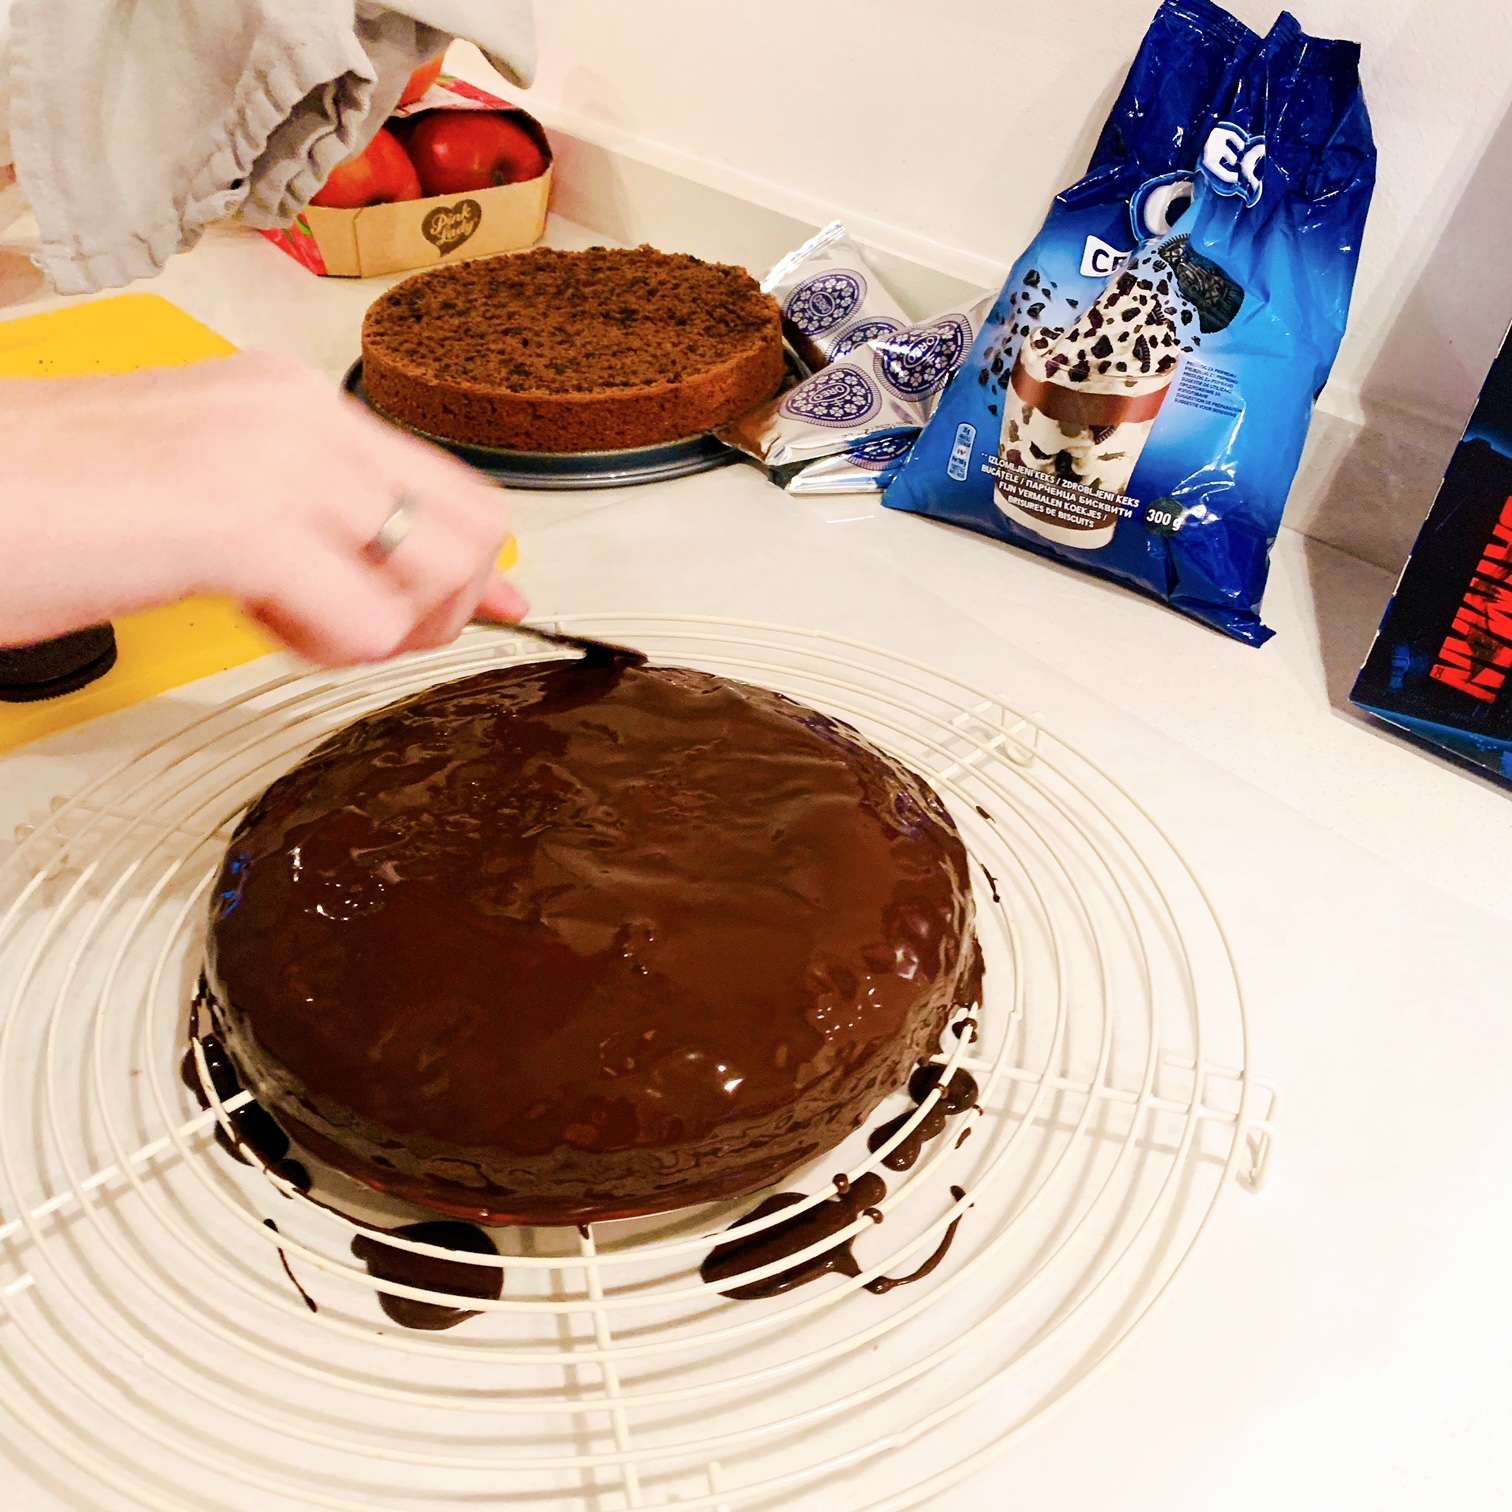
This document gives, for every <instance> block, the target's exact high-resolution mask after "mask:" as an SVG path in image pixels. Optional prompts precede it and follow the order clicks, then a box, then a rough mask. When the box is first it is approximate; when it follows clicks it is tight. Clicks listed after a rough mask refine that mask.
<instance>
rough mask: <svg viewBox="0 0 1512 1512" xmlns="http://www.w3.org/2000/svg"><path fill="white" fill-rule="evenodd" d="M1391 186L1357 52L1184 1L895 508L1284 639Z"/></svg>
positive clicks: (948, 403)
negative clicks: (1296, 526)
mask: <svg viewBox="0 0 1512 1512" xmlns="http://www.w3.org/2000/svg"><path fill="white" fill-rule="evenodd" d="M1374 181H1375V147H1374V143H1373V140H1372V137H1371V131H1370V122H1369V117H1368V115H1367V113H1366V109H1365V102H1364V98H1363V95H1362V93H1361V89H1360V82H1359V48H1358V46H1356V45H1355V44H1354V43H1350V42H1335V41H1325V40H1320V39H1318V38H1314V37H1310V36H1308V35H1307V34H1306V33H1304V32H1303V31H1302V29H1301V27H1300V26H1299V25H1298V23H1297V21H1296V19H1295V18H1294V17H1292V16H1291V15H1289V14H1285V13H1283V14H1282V15H1281V17H1280V18H1279V19H1278V20H1277V22H1276V24H1275V26H1274V27H1273V28H1272V29H1271V31H1270V33H1269V34H1268V35H1267V36H1266V37H1265V38H1263V39H1261V38H1258V37H1256V36H1255V34H1254V33H1252V32H1251V31H1249V30H1248V28H1246V27H1244V26H1242V25H1241V24H1240V23H1239V22H1238V21H1236V20H1235V19H1234V18H1233V17H1232V16H1230V15H1228V13H1227V12H1225V11H1223V10H1221V9H1220V8H1219V7H1218V6H1216V5H1214V4H1211V3H1209V0H1166V3H1165V4H1163V5H1162V6H1161V8H1160V10H1159V11H1158V12H1157V14H1156V16H1155V19H1154V20H1153V22H1152V23H1151V25H1150V28H1149V31H1148V32H1147V33H1146V35H1145V39H1144V42H1143V44H1142V45H1141V47H1140V50H1139V53H1138V55H1137V56H1136V58H1135V60H1134V63H1133V65H1132V67H1131V69H1130V71H1129V75H1128V77H1127V79H1126V80H1125V82H1124V85H1123V89H1122V91H1121V92H1120V94H1119V96H1118V99H1117V101H1116V103H1115V104H1114V107H1113V111H1112V114H1111V116H1110V117H1109V120H1108V122H1107V125H1106V126H1105V128H1104V130H1103V133H1102V136H1101V138H1100V139H1099V141H1098V144H1097V147H1096V149H1095V151H1094V152H1093V155H1092V161H1091V164H1090V165H1089V167H1088V170H1087V173H1086V174H1085V176H1084V177H1083V178H1082V179H1081V180H1080V181H1079V182H1078V183H1076V184H1074V185H1072V186H1071V187H1070V188H1069V189H1067V190H1065V191H1064V192H1063V193H1061V194H1060V195H1058V196H1057V198H1056V200H1055V203H1054V205H1053V206H1052V208H1051V211H1050V214H1049V216H1048V217H1047V219H1046V221H1045V224H1044V226H1043V227H1042V228H1041V230H1040V232H1039V234H1038V236H1037V237H1036V238H1035V239H1034V241H1033V242H1032V243H1031V244H1030V246H1029V247H1028V249H1027V250H1026V251H1025V252H1024V254H1023V256H1022V257H1020V258H1019V260H1018V262H1017V263H1016V264H1015V265H1014V267H1013V270H1012V272H1011V273H1010V274H1009V277H1008V282H1007V283H1006V284H1005V286H1004V288H1003V291H1002V293H1001V294H1000V295H999V297H998V300H997V302H996V304H995V305H994V306H993V308H992V311H991V314H990V315H989V317H988V319H987V320H986V322H985V324H984V326H983V328H982V330H981V331H980V333H979V334H978V337H977V340H976V342H975V344H974V345H973V347H972V350H971V353H970V355H969V356H968V358H967V360H966V361H965V363H964V364H963V365H962V367H961V369H960V371H959V372H958V373H957V374H956V377H955V379H954V380H953V381H952V383H951V385H950V387H949V388H948V389H947V390H946V392H945V395H944V397H943V399H942V400H941V402H940V405H939V408H938V409H937V410H936V412H935V414H934V416H933V418H932V419H931V420H930V422H929V425H928V426H927V427H926V429H925V430H924V432H923V434H922V435H921V436H920V437H919V439H918V441H917V442H916V443H915V445H914V446H913V448H912V451H911V452H910V454H909V455H908V457H907V459H906V461H904V463H903V465H902V466H901V468H900V469H899V471H898V473H897V476H896V477H895V478H894V480H893V481H892V482H891V484H890V486H889V487H888V489H887V492H886V494H885V497H884V502H885V503H886V504H887V505H888V506H889V507H891V508H893V509H899V510H904V511H908V512H911V513H914V514H920V515H927V516H929V517H931V518H934V519H939V520H945V521H949V522H950V523H952V524H956V525H963V526H965V527H967V528H968V529H971V530H976V531H979V532H982V533H983V534H986V535H991V536H995V537H997V538H999V539H1001V540H1006V541H1009V542H1012V543H1013V544H1014V545H1018V546H1022V547H1025V548H1027V549H1028V550H1031V551H1034V552H1038V553H1040V554H1042V555H1046V556H1051V557H1055V558H1057V559H1058V560H1060V561H1063V562H1068V563H1072V564H1074V565H1076V566H1079V567H1083V568H1086V569H1087V570H1089V571H1092V572H1096V573H1098V574H1100V575H1103V576H1106V577H1109V578H1113V579H1115V580H1118V581H1120V582H1123V583H1125V584H1128V585H1130V586H1132V587H1135V588H1137V589H1140V590H1142V591H1144V592H1147V593H1150V594H1152V595H1154V596H1156V597H1158V598H1160V599H1163V600H1165V601H1166V602H1167V603H1169V604H1171V605H1172V606H1174V607H1175V608H1178V609H1181V610H1183V611H1185V612H1186V613H1188V614H1191V615H1193V616H1195V617H1196V618H1198V619H1200V620H1202V621H1204V622H1205V623H1207V624H1209V625H1212V626H1214V627H1216V628H1217V629H1220V630H1223V631H1226V632H1227V633H1228V634H1230V635H1233V636H1235V637H1237V638H1238V639H1240V640H1243V641H1247V642H1249V643H1250V644H1252V645H1260V644H1262V643H1263V642H1264V641H1266V640H1268V639H1269V638H1270V636H1271V634H1272V632H1271V631H1270V630H1269V629H1267V628H1266V626H1265V625H1263V624H1262V623H1261V620H1260V600H1261V595H1262V593H1263V591H1264V588H1265V578H1266V573H1267V569H1268V565H1269V552H1270V546H1271V543H1272V542H1273V541H1274V540H1275V537H1276V532H1277V530H1278V529H1279V527H1280V523H1281V514H1282V510H1283V508H1284V506H1285V503H1286V496H1287V493H1288V491H1289V490H1290V487H1291V482H1292V477H1293V475H1294V474H1295V472H1296V467H1297V462H1298V459H1299V458H1300V456H1301V452H1302V445H1303V442H1304V440H1305V438H1306V435H1307V428H1308V424H1309V421H1310V419H1311V415H1312V406H1313V402H1314V400H1315V399H1316V397H1317V395H1318V392H1319V391H1320V390H1321V389H1322V387H1323V384H1324V383H1325V381H1326V380H1327V378H1328V374H1329V370H1330V369H1331V367H1332V365H1333V361H1334V357H1335V355H1336V353H1337V352H1338V347H1339V342H1340V340H1341V338H1342V336H1343V333H1344V324H1345V320H1346V317H1347V315H1348V311H1349V299H1350V292H1351V289H1352V287H1353V283H1354V273H1355V266H1356V263H1357V261H1358V258H1359V250H1360V238H1361V234H1362V232H1363V229H1364V223H1365V215H1366V211H1367V209H1368V207H1369V204H1370V196H1371V191H1372V188H1373V186H1374Z"/></svg>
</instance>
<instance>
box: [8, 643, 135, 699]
mask: <svg viewBox="0 0 1512 1512" xmlns="http://www.w3.org/2000/svg"><path fill="white" fill-rule="evenodd" d="M115 662H116V638H115V631H114V630H113V629H112V628H111V627H110V626H109V625H95V626H94V627H92V628H91V629H88V630H75V631H73V632H72V633H71V634H68V635H57V636H54V637H53V638H52V639H51V640H45V641H38V642H36V643H35V644H34V645H30V646H13V647H11V648H10V649H8V650H7V649H0V703H37V702H39V701H40V700H42V699H44V698H61V697H62V696H63V695H64V694H65V693H76V692H77V691H78V690H79V689H80V688H85V687H88V686H89V684H90V683H92V682H94V681H95V680H96V679H98V678H101V677H104V675H105V674H106V673H107V672H108V671H110V669H111V668H112V667H113V666H115Z"/></svg>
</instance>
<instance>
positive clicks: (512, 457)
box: [341, 347, 809, 489]
mask: <svg viewBox="0 0 1512 1512" xmlns="http://www.w3.org/2000/svg"><path fill="white" fill-rule="evenodd" d="M784 355H785V357H786V359H787V370H788V378H787V380H786V381H785V383H784V387H787V386H790V385H791V384H793V383H797V382H801V381H802V380H803V379H804V378H806V377H808V373H809V370H808V367H807V366H806V365H805V364H804V362H803V361H802V359H801V358H800V357H799V356H798V354H797V353H796V352H794V351H793V350H792V348H791V347H787V348H785V349H784ZM341 386H342V388H343V389H345V390H346V392H347V393H349V394H351V395H352V396H353V397H354V398H355V399H357V400H358V401H359V402H360V403H362V404H365V405H366V406H367V407H368V408H369V409H370V410H372V412H373V413H374V414H375V415H377V416H378V417H379V418H380V419H382V420H385V421H386V422H387V423H388V424H390V425H394V426H397V427H398V428H399V429H400V430H407V431H409V432H410V433H411V434H412V435H416V436H420V437H422V438H423V439H424V440H426V441H430V442H432V443H433V444H434V445H436V446H440V447H444V448H445V449H446V450H447V451H449V452H450V453H451V454H452V455H453V456H454V457H460V458H461V460H462V461H464V462H466V463H467V464H468V465H469V466H471V467H475V468H477V469H478V471H479V472H481V473H483V474H484V475H485V476H486V477H489V478H492V479H493V480H494V482H496V483H502V484H504V485H505V486H507V487H509V488H552V489H569V488H632V487H634V486H635V485H637V484H640V483H665V482H666V481H668V480H669V479H671V478H685V477H687V476H689V475H690V474H691V473H701V472H709V471H711V470H712V469H714V468H716V467H725V466H727V465H728V464H729V463H731V462H738V461H739V460H740V458H741V456H742V453H741V452H740V451H738V450H736V448H735V447H733V446H726V445H725V443H724V442H723V441H721V440H719V439H718V437H716V436H714V435H712V434H709V433H705V434H703V435H700V436H688V437H686V438H685V439H683V440H681V441H666V442H662V443H660V444H659V445H656V446H632V447H626V448H623V449H621V450H616V451H592V452H526V451H511V450H509V449H508V448H506V447H502V446H474V445H472V444H470V443H469V442H466V441H451V440H448V439H447V438H446V437H445V436H436V435H432V434H431V433H430V432H429V431H424V430H421V429H419V427H417V426H413V425H407V424H405V422H404V421H402V420H396V419H394V417H393V416H392V415H388V414H385V413H384V411H382V410H381V409H379V408H378V406H377V405H376V404H374V403H373V401H372V399H370V398H369V397H368V392H367V389H366V387H365V386H364V384H363V381H362V359H361V358H360V357H359V358H358V359H357V360H356V362H354V363H353V364H352V365H351V367H349V368H348V369H347V372H346V377H345V378H343V379H342V381H341Z"/></svg>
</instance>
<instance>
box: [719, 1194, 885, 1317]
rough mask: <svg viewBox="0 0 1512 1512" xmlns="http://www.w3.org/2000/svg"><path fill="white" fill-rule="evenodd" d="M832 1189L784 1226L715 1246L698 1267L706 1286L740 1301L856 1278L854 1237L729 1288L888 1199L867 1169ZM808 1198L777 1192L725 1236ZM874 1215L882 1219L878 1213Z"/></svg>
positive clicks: (817, 1240)
mask: <svg viewBox="0 0 1512 1512" xmlns="http://www.w3.org/2000/svg"><path fill="white" fill-rule="evenodd" d="M836 1185H837V1190H836V1193H835V1195H834V1196H833V1197H830V1198H828V1199H826V1200H825V1201H824V1202H820V1203H816V1204H815V1205H814V1206H813V1207H811V1208H807V1209H805V1210H804V1211H803V1212H801V1213H799V1214H797V1215H796V1216H795V1217H792V1218H790V1219H788V1220H787V1222H786V1223H777V1224H773V1225H772V1227H771V1228H769V1229H764V1230H762V1232H761V1233H759V1234H752V1235H751V1236H750V1237H749V1238H746V1239H740V1238H734V1239H726V1240H725V1241H724V1242H723V1243H722V1244H718V1245H716V1246H715V1247H714V1249H713V1250H711V1251H710V1253H709V1255H708V1257H707V1258H706V1259H705V1260H704V1262H703V1264H702V1265H701V1266H699V1268H698V1274H699V1275H700V1276H701V1277H702V1278H703V1279H704V1281H705V1282H706V1283H707V1284H708V1285H710V1286H713V1287H716V1288H717V1289H718V1290H719V1291H720V1292H722V1293H723V1294H724V1295H725V1296H727V1297H733V1298H735V1299H736V1300H737V1301H741V1302H749V1301H754V1300H756V1299H758V1298H763V1297H776V1296H780V1295H781V1294H782V1293H783V1292H786V1291H791V1290H792V1289H793V1288H794V1287H795V1286H802V1285H804V1284H805V1283H806V1282H809V1281H817V1280H818V1279H819V1277H820V1276H827V1275H830V1274H832V1273H834V1274H839V1275H842V1276H859V1275H860V1274H861V1266H860V1264H859V1262H858V1261H857V1260H856V1257H855V1255H854V1253H852V1250H851V1246H852V1244H853V1243H854V1242H855V1240H854V1236H852V1237H851V1238H850V1239H847V1240H845V1241H844V1242H843V1243H841V1244H837V1245H835V1246H834V1248H833V1249H827V1250H821V1251H820V1252H819V1253H818V1254H816V1255H810V1256H809V1257H808V1259H806V1260H800V1261H799V1262H798V1263H797V1264H796V1265H793V1266H790V1267H789V1268H788V1269H787V1270H780V1271H776V1272H774V1273H773V1274H772V1275H770V1276H763V1277H762V1278H761V1279H760V1280H757V1281H748V1282H747V1283H746V1284H745V1285H743V1286H741V1285H734V1286H732V1285H730V1284H729V1283H730V1282H732V1281H735V1280H737V1278H738V1277H740V1276H742V1275H744V1274H745V1273H746V1272H747V1271H753V1270H757V1269H759V1268H760V1267H761V1266H764V1265H771V1264H772V1263H773V1262H775V1261H778V1260H785V1259H787V1257H788V1256H789V1255H795V1254H797V1253H798V1252H799V1251H800V1250H805V1249H807V1248H808V1247H809V1246H810V1245H812V1244H818V1243H819V1242H820V1241H821V1240H823V1239H827V1238H828V1237H829V1236H830V1235H831V1234H838V1233H839V1232H840V1231H841V1230H842V1229H847V1228H849V1227H850V1226H851V1224H853V1223H854V1222H855V1221H856V1219H857V1218H859V1217H860V1216H861V1215H862V1214H863V1213H866V1212H868V1211H869V1210H870V1211H875V1209H876V1206H877V1204H878V1203H879V1202H881V1201H882V1199H883V1198H884V1197H886V1196H887V1184H886V1183H885V1182H884V1181H883V1180H882V1178H881V1177H880V1176H878V1175H877V1174H876V1172H874V1171H868V1172H867V1173H866V1174H865V1175H863V1176H858V1177H857V1178H856V1179H855V1180H854V1181H849V1180H847V1181H846V1182H845V1189H844V1190H843V1191H841V1190H839V1189H838V1187H839V1183H837V1184H836ZM806 1200H807V1199H806V1197H805V1195H804V1193H802V1192H778V1193H776V1194H775V1195H774V1196H771V1197H768V1198H766V1199H765V1200H764V1201H762V1202H760V1203H758V1204H757V1206H756V1207H754V1208H752V1209H751V1211H750V1212H749V1213H747V1214H746V1215H745V1217H744V1218H740V1219H738V1220H737V1221H736V1222H735V1223H733V1224H732V1225H731V1226H730V1228H729V1229H728V1230H727V1232H729V1233H731V1234H738V1232H739V1230H740V1229H741V1228H743V1227H744V1226H745V1225H746V1224H749V1223H755V1222H757V1221H758V1220H760V1219H762V1218H769V1217H771V1215H772V1214H773V1213H780V1212H782V1211H783V1210H784V1209H786V1208H790V1207H793V1206H794V1205H795V1204H797V1203H800V1202H804V1201H806ZM877 1216H878V1217H879V1218H880V1214H878V1215H877Z"/></svg>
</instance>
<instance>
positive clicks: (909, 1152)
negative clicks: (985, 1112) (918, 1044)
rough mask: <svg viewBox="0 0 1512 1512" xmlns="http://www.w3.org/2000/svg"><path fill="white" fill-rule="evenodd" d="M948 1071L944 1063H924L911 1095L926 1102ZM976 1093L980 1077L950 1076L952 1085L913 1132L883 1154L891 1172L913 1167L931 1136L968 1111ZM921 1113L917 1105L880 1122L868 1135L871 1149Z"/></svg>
mask: <svg viewBox="0 0 1512 1512" xmlns="http://www.w3.org/2000/svg"><path fill="white" fill-rule="evenodd" d="M944 1070H945V1068H944V1067H943V1066H941V1065H937V1064H931V1065H927V1066H920V1067H919V1068H918V1070H916V1071H915V1072H914V1074H913V1075H912V1076H911V1077H909V1079H908V1095H909V1096H910V1097H911V1098H913V1100H914V1103H915V1104H916V1105H917V1104H920V1103H922V1102H923V1101H924V1099H925V1098H927V1097H928V1096H929V1094H930V1093H931V1092H933V1091H934V1089H935V1088H936V1087H937V1086H938V1085H939V1082H940V1077H941V1075H942V1074H943V1073H944ZM976 1095H977V1084H976V1078H975V1077H974V1076H972V1074H971V1073H970V1072H969V1071H957V1072H956V1073H955V1075H954V1076H952V1077H951V1078H950V1083H949V1085H948V1086H947V1087H946V1088H945V1090H944V1092H943V1093H942V1094H941V1095H940V1097H939V1099H938V1100H937V1101H936V1102H935V1104H934V1106H933V1107H932V1108H930V1110H929V1111H928V1112H927V1113H926V1114H925V1115H924V1116H923V1118H921V1119H920V1120H919V1122H918V1124H917V1125H916V1126H915V1128H914V1129H913V1131H912V1133H910V1134H907V1135H905V1136H904V1138H903V1140H902V1142H901V1143H900V1144H899V1145H898V1147H897V1148H896V1149H894V1150H889V1151H888V1153H887V1154H886V1155H884V1156H883V1157H882V1164H883V1165H885V1166H886V1167H887V1169H888V1170H889V1171H906V1170H909V1169H910V1168H911V1167H912V1166H913V1164H914V1162H915V1161H917V1160H918V1158H919V1156H920V1155H921V1154H922V1153H923V1150H924V1146H925V1145H926V1144H928V1143H929V1141H930V1140H931V1139H934V1138H936V1137H938V1136H939V1135H940V1134H943V1133H944V1132H945V1121H946V1119H948V1118H949V1117H950V1115H951V1114H952V1113H964V1112H965V1111H966V1110H967V1109H968V1108H969V1107H971V1106H972V1104H973V1103H974V1102H975V1101H976ZM917 1112H918V1107H917V1106H915V1107H912V1108H909V1109H908V1110H907V1111H906V1112H903V1113H899V1114H898V1116H897V1117H896V1118H890V1119H888V1120H887V1122H886V1123H884V1124H879V1125H878V1126H877V1127H876V1128H875V1129H873V1130H872V1131H871V1133H870V1134H869V1135H867V1138H866V1147H867V1149H869V1150H870V1151H872V1153H873V1154H875V1153H876V1152H877V1151H878V1150H880V1149H881V1148H882V1146H883V1145H885V1144H886V1143H887V1142H888V1140H890V1139H891V1138H892V1137H893V1135H895V1134H896V1133H897V1132H898V1131H899V1130H900V1129H901V1128H902V1127H903V1125H904V1124H906V1123H907V1122H908V1120H909V1119H910V1118H912V1117H913V1116H914V1115H915V1113H917Z"/></svg>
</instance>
